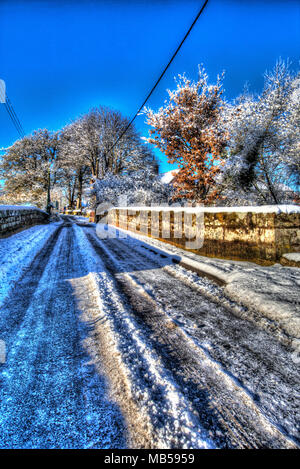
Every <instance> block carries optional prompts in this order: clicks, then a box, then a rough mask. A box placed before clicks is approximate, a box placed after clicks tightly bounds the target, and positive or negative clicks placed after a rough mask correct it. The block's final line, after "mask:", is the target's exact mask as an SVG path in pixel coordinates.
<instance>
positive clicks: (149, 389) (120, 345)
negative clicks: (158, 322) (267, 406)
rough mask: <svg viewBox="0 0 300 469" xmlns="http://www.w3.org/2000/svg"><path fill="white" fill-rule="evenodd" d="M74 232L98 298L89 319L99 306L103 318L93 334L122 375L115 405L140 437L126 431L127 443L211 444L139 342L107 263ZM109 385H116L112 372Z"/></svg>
mask: <svg viewBox="0 0 300 469" xmlns="http://www.w3.org/2000/svg"><path fill="white" fill-rule="evenodd" d="M75 232H76V236H77V239H78V244H79V245H81V249H82V254H83V253H84V254H85V259H86V262H87V265H88V266H89V270H90V271H91V272H94V273H92V274H91V276H90V282H91V284H92V285H93V287H92V289H93V291H94V293H95V295H96V298H97V302H98V313H96V314H98V318H97V317H95V323H96V324H98V325H99V322H98V321H99V310H100V311H101V314H102V315H103V318H102V323H101V328H100V329H98V334H100V335H101V340H102V341H104V342H105V343H106V344H107V342H108V345H109V347H110V352H108V353H109V354H111V356H113V357H112V358H113V360H111V359H109V360H108V363H107V364H106V366H107V368H108V369H109V368H110V371H112V370H111V367H112V363H116V361H118V363H119V368H118V369H117V370H115V371H114V373H120V374H123V375H124V376H125V383H124V385H123V389H125V390H126V394H125V395H123V396H122V395H121V392H118V391H117V395H118V399H120V401H118V403H119V405H121V407H122V408H123V409H124V410H125V413H127V418H128V419H129V422H128V425H129V426H130V427H131V428H132V430H133V431H134V430H135V431H137V432H138V433H141V434H142V438H141V439H139V437H140V436H141V435H137V436H136V435H134V434H132V435H131V438H132V439H133V442H135V441H136V440H138V442H139V444H142V447H148V448H149V447H152V448H209V447H214V446H215V445H214V443H213V442H212V440H211V438H210V437H209V435H208V432H207V431H206V430H205V429H204V428H203V427H202V426H201V424H200V423H199V420H198V417H197V416H196V415H195V412H194V409H193V407H192V406H191V404H190V402H189V401H188V400H187V399H186V397H185V396H184V395H183V393H182V392H181V390H180V388H179V387H178V385H177V383H176V382H175V381H174V379H173V376H172V374H171V373H170V372H169V370H167V369H166V368H165V367H164V366H163V364H162V361H161V357H159V356H158V355H157V353H156V351H155V349H154V348H153V347H151V346H150V344H149V342H147V341H145V339H146V337H145V334H144V332H145V331H144V329H143V328H141V327H140V326H139V325H138V324H137V322H136V319H135V317H134V314H133V312H132V308H131V306H130V305H129V303H128V300H127V299H126V298H125V297H124V295H123V294H122V293H121V292H120V291H119V290H118V288H116V282H115V280H114V279H113V278H112V276H111V274H110V273H109V272H108V270H107V268H106V267H107V266H105V265H104V264H103V262H102V260H101V259H100V257H98V256H96V257H95V251H94V248H93V247H92V246H90V243H89V241H88V240H87V238H86V236H85V234H84V233H83V230H82V229H81V228H79V227H76V228H75ZM103 326H104V327H105V329H104V328H103ZM103 329H104V330H103ZM116 358H117V360H116ZM112 383H114V384H116V383H118V380H117V379H115V377H114V376H113V377H112ZM117 385H118V384H117ZM128 401H134V402H133V405H132V407H131V409H126V407H127V404H128ZM134 407H135V408H136V409H138V413H139V414H140V416H139V415H137V414H136V413H134V414H133V415H129V413H130V411H131V410H132V409H133V408H134ZM135 419H136V420H137V423H138V425H136V422H135ZM143 421H144V428H143V424H142V422H143Z"/></svg>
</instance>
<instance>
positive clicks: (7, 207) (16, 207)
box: [0, 205, 43, 212]
mask: <svg viewBox="0 0 300 469" xmlns="http://www.w3.org/2000/svg"><path fill="white" fill-rule="evenodd" d="M0 210H39V211H40V212H43V210H41V209H40V208H38V207H36V206H35V205H0Z"/></svg>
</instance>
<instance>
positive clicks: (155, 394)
mask: <svg viewBox="0 0 300 469" xmlns="http://www.w3.org/2000/svg"><path fill="white" fill-rule="evenodd" d="M73 221H74V220H73V219H72V218H71V217H67V218H65V220H64V222H63V223H57V224H51V225H49V226H42V227H34V228H30V229H28V230H26V231H24V232H22V233H19V234H17V235H14V236H12V237H11V238H7V239H5V240H0V246H1V244H2V252H3V253H5V255H4V254H3V256H2V257H3V259H1V261H0V262H2V261H3V262H2V264H1V263H0V267H1V269H2V272H3V274H2V276H1V277H0V278H3V282H4V283H3V287H2V288H1V289H0V294H1V296H0V308H1V309H0V339H1V340H4V341H5V344H6V349H7V360H6V363H3V364H0V386H1V388H0V447H2V448H12V447H21V448H32V447H35V448H59V447H62V448H117V447H119V448H120V447H123V448H125V447H139V448H141V447H145V448H214V447H217V448H228V447H229V448H256V447H258V448H261V447H268V448H289V447H297V446H299V445H300V436H299V369H300V366H299V363H298V364H297V363H295V360H294V361H293V360H292V357H291V353H292V352H291V351H290V350H289V349H288V348H287V347H286V346H285V345H284V344H282V343H280V342H279V341H278V340H277V338H276V337H275V336H273V335H272V334H271V333H270V332H268V331H266V330H263V329H262V328H258V327H257V326H256V325H255V324H253V322H250V321H247V320H246V319H245V316H246V315H247V311H246V310H245V308H244V309H243V310H242V307H241V306H239V305H237V304H235V303H234V302H233V301H229V300H228V298H227V297H226V296H225V295H224V292H223V290H222V287H220V286H218V285H215V284H214V283H212V282H210V281H209V280H206V279H203V278H199V277H198V276H197V275H196V274H194V273H191V272H188V271H187V270H185V269H184V268H182V267H180V266H178V265H175V264H174V263H173V262H172V260H171V257H170V256H167V255H165V254H164V252H161V253H160V254H157V251H156V253H154V252H153V249H151V245H150V244H147V243H146V242H142V241H140V240H138V239H135V238H134V237H128V238H126V239H122V238H119V237H118V238H116V239H107V240H100V239H99V238H98V237H97V235H96V231H95V227H94V226H92V225H89V224H84V223H81V222H80V221H77V223H74V222H73ZM34 234H35V235H36V242H35V243H34V242H33V239H34ZM17 240H19V241H18V242H17ZM16 246H17V252H18V254H16ZM0 249H1V248H0ZM29 252H31V253H32V257H31V259H30V257H29ZM13 254H14V255H13ZM4 261H5V263H4ZM21 267H22V268H21ZM239 312H240V314H239Z"/></svg>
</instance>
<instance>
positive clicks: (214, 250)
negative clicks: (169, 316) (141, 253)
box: [108, 207, 300, 265]
mask: <svg viewBox="0 0 300 469" xmlns="http://www.w3.org/2000/svg"><path fill="white" fill-rule="evenodd" d="M216 210H217V209H214V210H213V211H212V212H210V211H209V210H208V211H204V213H203V212H202V214H201V212H199V210H198V209H195V210H194V212H193V209H192V208H189V209H188V210H186V209H184V211H182V210H180V211H178V210H175V211H173V210H166V209H164V210H163V211H162V210H161V211H160V210H159V208H156V209H155V210H151V209H150V208H149V209H147V208H138V209H131V210H126V209H120V208H114V209H112V210H110V211H109V214H108V220H109V224H111V225H114V226H117V227H120V228H124V229H128V230H130V231H134V232H136V233H141V234H144V235H147V236H151V237H154V238H157V239H160V240H162V241H165V242H167V243H170V244H174V245H176V246H178V247H180V248H183V249H188V250H191V251H193V252H196V253H197V254H200V255H204V256H208V257H218V258H223V259H234V260H243V261H252V262H256V263H259V264H263V265H268V264H269V265H270V264H273V263H274V262H278V261H279V260H280V258H281V256H282V254H284V253H288V252H300V212H299V211H298V212H297V207H296V208H295V210H296V213H280V210H279V213H276V212H272V211H271V212H269V213H268V212H259V211H258V212H255V211H245V210H244V211H241V212H238V211H232V210H230V209H228V211H226V210H225V209H224V208H223V209H222V210H221V211H220V212H218V211H216ZM201 216H202V220H203V225H202V226H203V229H204V231H202V234H203V236H202V238H203V245H202V246H200V247H196V248H193V247H192V248H190V247H188V245H189V243H190V241H193V238H191V236H192V234H191V232H190V233H187V231H188V230H190V228H189V226H188V223H184V221H185V220H187V219H188V218H189V219H190V222H191V223H190V226H192V230H190V231H193V230H194V232H193V234H194V235H197V237H199V233H197V231H196V226H197V220H198V226H199V217H201ZM185 217H187V218H185ZM168 220H170V223H168ZM168 226H169V232H168ZM178 228H179V230H178ZM180 228H181V233H180ZM200 235H201V234H200Z"/></svg>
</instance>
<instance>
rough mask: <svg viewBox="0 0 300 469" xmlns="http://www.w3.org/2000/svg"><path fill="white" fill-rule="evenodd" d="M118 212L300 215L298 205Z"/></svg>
mask: <svg viewBox="0 0 300 469" xmlns="http://www.w3.org/2000/svg"><path fill="white" fill-rule="evenodd" d="M114 208H117V209H120V210H135V211H140V210H152V211H159V212H168V211H174V212H181V211H185V212H187V213H199V212H205V213H223V212H227V213H233V212H237V213H247V212H252V213H300V205H246V206H242V207H238V206H237V207H204V206H201V207H176V206H168V207H162V206H152V207H145V206H132V207H131V206H128V207H114Z"/></svg>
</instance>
